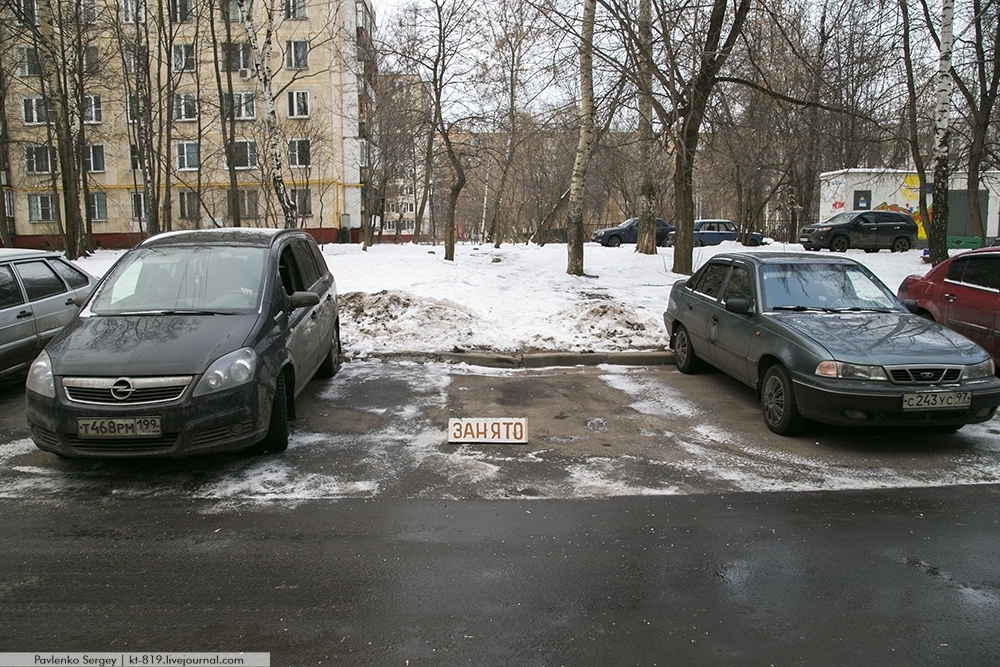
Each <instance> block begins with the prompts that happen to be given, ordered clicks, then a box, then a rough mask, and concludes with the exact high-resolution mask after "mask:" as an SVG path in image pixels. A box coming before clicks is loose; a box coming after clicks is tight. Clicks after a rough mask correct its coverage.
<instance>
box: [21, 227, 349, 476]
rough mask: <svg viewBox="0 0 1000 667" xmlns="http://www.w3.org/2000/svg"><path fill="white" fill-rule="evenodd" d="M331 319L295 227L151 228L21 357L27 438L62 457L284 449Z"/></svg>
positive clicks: (310, 250) (329, 367)
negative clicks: (36, 349) (27, 361)
mask: <svg viewBox="0 0 1000 667" xmlns="http://www.w3.org/2000/svg"><path fill="white" fill-rule="evenodd" d="M339 326H340V325H339V319H338V309H337V289H336V285H335V283H334V279H333V276H332V275H330V271H329V269H328V268H327V265H326V262H325V260H324V259H323V255H322V254H321V253H320V250H319V248H318V247H317V245H316V242H315V241H314V240H313V238H312V237H311V236H310V235H309V234H307V233H306V232H304V231H301V230H284V229H283V230H274V229H271V230H266V229H212V230H199V231H187V232H167V233H164V234H160V235H157V236H153V237H150V238H148V239H146V240H145V241H143V242H142V243H140V244H139V245H138V246H136V247H135V248H133V249H132V250H130V251H129V252H127V253H125V254H124V255H123V256H122V257H121V258H120V259H119V260H118V261H117V262H116V263H115V265H114V266H113V267H112V268H111V269H110V270H109V271H108V273H107V275H106V276H105V277H104V278H103V279H102V280H101V282H100V283H99V284H98V286H97V287H96V288H95V290H94V293H93V295H92V296H91V297H90V299H89V300H88V301H87V303H85V304H84V305H83V307H82V309H81V310H80V312H79V314H78V315H77V317H76V318H74V319H73V321H72V322H70V324H69V325H68V326H67V327H66V328H65V329H63V331H62V332H61V333H60V334H59V335H57V336H56V337H55V338H54V339H53V340H52V341H51V342H50V343H49V344H48V345H47V346H46V348H45V349H44V350H43V351H42V352H41V354H39V355H38V358H37V359H36V360H35V362H34V363H33V364H32V365H31V368H30V370H29V373H28V380H27V383H26V394H27V402H26V403H27V410H26V417H27V421H28V425H29V426H30V427H31V436H32V438H33V439H34V441H35V444H36V445H37V446H38V447H39V448H40V449H43V450H45V451H49V452H54V453H56V454H60V455H62V456H74V457H77V456H79V457H85V456H86V457H153V456H185V455H189V454H200V453H206V452H221V451H229V450H237V449H243V448H247V447H250V446H255V445H256V446H257V448H258V449H260V450H262V451H275V452H280V451H283V450H284V449H285V448H286V447H287V446H288V420H289V419H290V418H293V417H294V416H295V398H296V396H297V395H298V394H299V392H300V391H302V389H303V388H304V387H305V386H306V383H308V382H309V380H310V379H311V378H312V377H313V375H314V374H319V375H321V376H324V377H326V376H331V375H333V374H334V373H335V372H336V370H337V367H338V364H339V353H340V329H339Z"/></svg>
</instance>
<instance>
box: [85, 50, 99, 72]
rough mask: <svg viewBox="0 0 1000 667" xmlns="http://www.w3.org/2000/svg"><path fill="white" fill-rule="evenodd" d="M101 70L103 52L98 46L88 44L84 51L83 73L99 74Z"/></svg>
mask: <svg viewBox="0 0 1000 667" xmlns="http://www.w3.org/2000/svg"><path fill="white" fill-rule="evenodd" d="M100 68H101V52H100V50H99V49H98V48H97V44H88V45H87V46H85V47H84V49H83V71H84V73H85V74H97V72H98V70H100Z"/></svg>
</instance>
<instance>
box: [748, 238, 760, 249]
mask: <svg viewBox="0 0 1000 667" xmlns="http://www.w3.org/2000/svg"><path fill="white" fill-rule="evenodd" d="M747 245H748V246H750V247H751V248H754V247H756V246H759V245H760V241H758V240H757V239H755V238H753V237H751V238H750V240H749V241H747Z"/></svg>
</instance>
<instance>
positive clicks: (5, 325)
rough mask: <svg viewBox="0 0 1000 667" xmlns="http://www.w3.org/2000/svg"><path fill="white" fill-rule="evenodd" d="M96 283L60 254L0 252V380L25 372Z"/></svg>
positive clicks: (33, 251)
mask: <svg viewBox="0 0 1000 667" xmlns="http://www.w3.org/2000/svg"><path fill="white" fill-rule="evenodd" d="M96 283H97V279H96V278H94V277H93V276H92V275H90V274H89V273H87V272H86V271H84V270H83V269H81V268H80V267H78V266H76V265H75V264H73V263H72V262H69V261H67V260H66V259H65V258H64V257H63V255H62V254H60V253H57V252H48V251H43V250H26V249H21V248H0V378H3V377H8V376H11V375H16V374H18V373H23V372H24V371H26V370H28V366H29V365H30V364H31V362H32V361H33V360H34V358H35V357H37V356H38V353H39V351H41V349H42V348H43V347H45V344H46V343H48V342H49V340H51V339H52V337H54V336H55V335H56V334H57V333H58V332H59V330H60V329H62V328H63V327H64V326H66V324H68V323H69V322H70V320H72V319H73V316H74V315H76V311H77V310H79V308H80V303H81V302H82V301H83V299H84V298H85V297H86V296H87V295H88V294H90V291H91V290H92V289H93V287H94V285H95V284H96Z"/></svg>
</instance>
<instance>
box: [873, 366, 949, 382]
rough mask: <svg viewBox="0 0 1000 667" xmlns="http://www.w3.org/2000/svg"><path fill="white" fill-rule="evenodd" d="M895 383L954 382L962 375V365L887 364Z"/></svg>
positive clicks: (890, 376)
mask: <svg viewBox="0 0 1000 667" xmlns="http://www.w3.org/2000/svg"><path fill="white" fill-rule="evenodd" d="M886 370H887V371H889V378H890V379H892V382H893V384H917V385H931V384H954V383H956V382H958V381H959V379H960V378H961V377H962V367H961V366H886Z"/></svg>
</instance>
